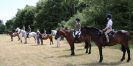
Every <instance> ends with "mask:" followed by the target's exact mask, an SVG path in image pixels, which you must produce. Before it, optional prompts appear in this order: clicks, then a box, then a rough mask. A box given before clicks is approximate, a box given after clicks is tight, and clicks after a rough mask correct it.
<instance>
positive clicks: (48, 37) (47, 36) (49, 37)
mask: <svg viewBox="0 0 133 66" xmlns="http://www.w3.org/2000/svg"><path fill="white" fill-rule="evenodd" d="M40 38H41V44H43V40H47V39H49V40H50V45H51V44H53V36H52V34H40Z"/></svg>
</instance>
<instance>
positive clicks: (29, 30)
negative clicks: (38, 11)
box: [27, 25, 31, 38]
mask: <svg viewBox="0 0 133 66" xmlns="http://www.w3.org/2000/svg"><path fill="white" fill-rule="evenodd" d="M30 32H31V28H30V25H28V30H27V38H29V33H30Z"/></svg>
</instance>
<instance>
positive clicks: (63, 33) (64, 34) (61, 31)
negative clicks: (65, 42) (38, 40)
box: [55, 29, 66, 39]
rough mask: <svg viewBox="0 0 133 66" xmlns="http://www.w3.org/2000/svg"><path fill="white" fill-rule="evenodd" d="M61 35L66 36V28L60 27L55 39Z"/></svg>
mask: <svg viewBox="0 0 133 66" xmlns="http://www.w3.org/2000/svg"><path fill="white" fill-rule="evenodd" d="M61 36H66V33H65V30H64V29H58V30H57V32H56V35H55V39H58V38H59V37H61Z"/></svg>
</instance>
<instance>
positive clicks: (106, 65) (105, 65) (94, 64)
mask: <svg viewBox="0 0 133 66" xmlns="http://www.w3.org/2000/svg"><path fill="white" fill-rule="evenodd" d="M123 63H125V62H121V61H118V62H110V63H105V62H103V63H98V62H92V63H89V64H81V66H118V65H120V64H123Z"/></svg>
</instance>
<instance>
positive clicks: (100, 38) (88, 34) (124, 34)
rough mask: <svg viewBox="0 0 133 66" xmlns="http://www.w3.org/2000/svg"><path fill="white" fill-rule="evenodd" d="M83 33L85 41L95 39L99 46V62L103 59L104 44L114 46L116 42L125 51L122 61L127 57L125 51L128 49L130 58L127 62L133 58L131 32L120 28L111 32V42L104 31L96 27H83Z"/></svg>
mask: <svg viewBox="0 0 133 66" xmlns="http://www.w3.org/2000/svg"><path fill="white" fill-rule="evenodd" d="M81 33H82V36H83V39H84V40H85V41H91V40H92V41H94V42H95V44H96V45H97V46H98V49H99V54H100V59H99V62H102V61H103V54H102V47H103V46H113V45H116V44H120V45H121V47H122V48H121V49H122V52H123V56H122V58H121V61H123V60H124V59H125V52H126V51H127V54H128V59H127V62H129V61H130V60H131V58H130V49H129V47H128V41H129V32H128V31H124V30H119V31H116V32H114V31H113V32H112V33H109V40H110V42H109V43H107V42H106V37H105V34H104V32H103V31H101V30H99V29H97V28H94V27H83V28H81Z"/></svg>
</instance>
